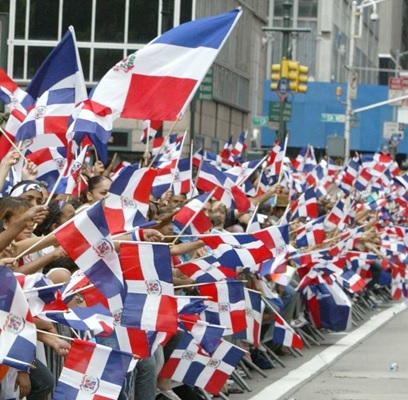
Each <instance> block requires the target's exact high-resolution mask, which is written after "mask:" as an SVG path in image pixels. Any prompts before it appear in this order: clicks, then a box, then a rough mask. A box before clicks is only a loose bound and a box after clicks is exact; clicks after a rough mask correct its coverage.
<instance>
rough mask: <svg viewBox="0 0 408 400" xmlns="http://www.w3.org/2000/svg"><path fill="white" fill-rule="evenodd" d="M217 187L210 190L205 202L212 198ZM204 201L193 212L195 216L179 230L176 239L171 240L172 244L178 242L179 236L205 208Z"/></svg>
mask: <svg viewBox="0 0 408 400" xmlns="http://www.w3.org/2000/svg"><path fill="white" fill-rule="evenodd" d="M215 190H216V189H215V188H214V189H213V190H212V191H211V192H210V194H209V195H208V196H207V199H206V201H205V202H207V201H208V199H211V197H212V196H213V194H214V193H215ZM203 206H204V203H202V204H201V207H200V208H199V209H198V210H197V211H196V212H195V213H194V214H193V216H192V217H191V218H190V220H189V221H188V222H187V224H185V225H184V226H183V229H182V230H181V231H180V232H179V234H178V235H177V236H176V237H175V239H174V240H173V241H172V242H171V245H174V244H176V242H177V240H178V239H179V237H180V236H181V235H182V234H183V233H184V231H185V230H186V229H187V228H188V226H189V225H190V224H191V223H192V222H193V221H194V219H195V218H196V217H197V215H198V214H199V213H200V212H201V210H202V209H203Z"/></svg>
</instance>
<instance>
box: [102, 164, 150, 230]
mask: <svg viewBox="0 0 408 400" xmlns="http://www.w3.org/2000/svg"><path fill="white" fill-rule="evenodd" d="M155 177H156V171H155V170H153V169H148V168H142V169H138V166H137V165H130V166H128V167H126V168H125V169H124V170H122V172H121V173H120V175H119V176H118V177H117V178H116V179H115V180H114V181H113V183H112V185H111V187H110V189H109V196H108V197H107V198H106V199H105V215H106V221H107V223H108V227H109V231H110V232H111V234H112V235H115V234H117V233H122V232H128V231H131V230H133V229H134V228H135V227H136V226H140V225H143V224H145V223H146V216H147V213H148V211H149V199H150V192H151V187H152V185H153V181H154V179H155Z"/></svg>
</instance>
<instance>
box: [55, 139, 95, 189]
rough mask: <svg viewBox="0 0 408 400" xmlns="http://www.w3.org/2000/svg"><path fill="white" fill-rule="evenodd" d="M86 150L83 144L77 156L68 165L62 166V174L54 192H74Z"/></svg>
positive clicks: (86, 147)
mask: <svg viewBox="0 0 408 400" xmlns="http://www.w3.org/2000/svg"><path fill="white" fill-rule="evenodd" d="M87 151H88V146H85V147H84V148H83V149H82V150H81V152H80V153H79V155H78V157H76V158H75V159H74V160H71V161H70V164H69V167H68V168H64V170H63V171H64V172H63V174H64V175H63V177H62V178H61V180H60V181H59V182H58V186H57V188H56V189H55V193H56V194H72V193H73V192H74V190H75V186H76V185H77V182H78V179H79V175H80V173H81V168H82V164H83V163H84V161H85V157H86V152H87Z"/></svg>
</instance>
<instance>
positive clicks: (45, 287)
mask: <svg viewBox="0 0 408 400" xmlns="http://www.w3.org/2000/svg"><path fill="white" fill-rule="evenodd" d="M66 283H67V282H62V283H55V284H54V285H47V286H39V287H33V288H31V289H27V290H24V293H30V292H36V291H37V290H45V289H52V288H55V287H60V286H64V285H65V284H66Z"/></svg>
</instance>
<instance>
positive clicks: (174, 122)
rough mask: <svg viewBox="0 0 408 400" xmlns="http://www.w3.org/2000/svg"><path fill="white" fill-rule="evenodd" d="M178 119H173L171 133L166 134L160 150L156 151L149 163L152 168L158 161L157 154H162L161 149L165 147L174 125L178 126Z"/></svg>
mask: <svg viewBox="0 0 408 400" xmlns="http://www.w3.org/2000/svg"><path fill="white" fill-rule="evenodd" d="M178 121H179V120H178V119H176V120H175V121H173V124H172V126H171V127H170V129H169V133H168V134H167V135H166V137H165V138H164V140H163V143H162V145H161V146H160V148H159V150H158V151H157V153H156V154H155V156H154V157H153V159H152V161H150V164H149V166H148V168H151V167H152V165H153V164H154V162H155V161H156V158H157V156H158V155H159V154H160V152H161V150H162V149H163V147H164V146H165V144H166V142H167V139H168V138H169V136H170V134H171V132H173V129H174V127H175V126H176V124H177V122H178Z"/></svg>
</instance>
